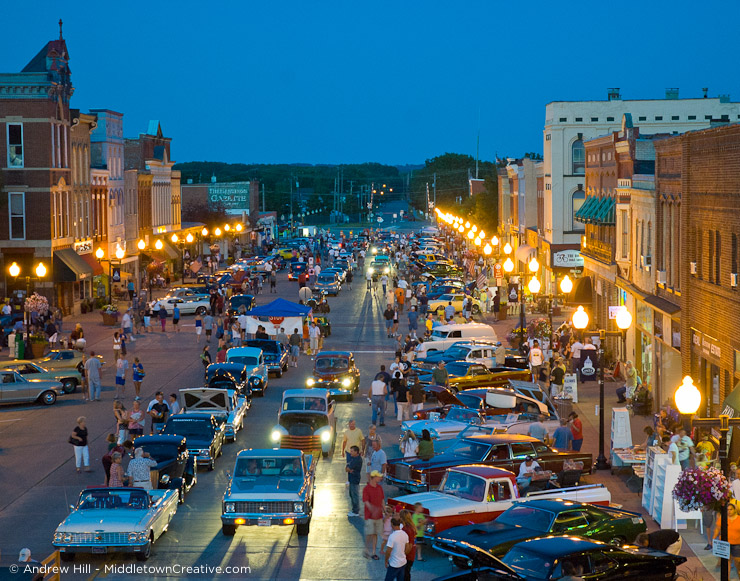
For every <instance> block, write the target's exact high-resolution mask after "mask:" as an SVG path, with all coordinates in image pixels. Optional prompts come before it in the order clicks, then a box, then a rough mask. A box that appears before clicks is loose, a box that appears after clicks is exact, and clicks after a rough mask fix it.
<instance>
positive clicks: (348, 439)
mask: <svg viewBox="0 0 740 581" xmlns="http://www.w3.org/2000/svg"><path fill="white" fill-rule="evenodd" d="M352 446H357V448H358V449H359V450H360V452H361V453H364V452H365V437H364V436H363V435H362V430H361V429H359V428H358V427H357V423H356V422H355V419H354V418H350V420H349V422H347V429H346V430H344V434H343V435H342V455H344V456H345V458H346V459H347V460H348V461H349V450H350V448H352ZM355 512H357V511H355Z"/></svg>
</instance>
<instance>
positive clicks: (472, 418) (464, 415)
mask: <svg viewBox="0 0 740 581" xmlns="http://www.w3.org/2000/svg"><path fill="white" fill-rule="evenodd" d="M445 419H446V420H449V421H452V422H468V423H480V418H479V417H478V412H475V411H473V410H464V409H462V408H453V409H451V410H450V411H449V412H447V415H446V416H445Z"/></svg>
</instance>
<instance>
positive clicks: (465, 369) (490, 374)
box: [418, 361, 532, 391]
mask: <svg viewBox="0 0 740 581" xmlns="http://www.w3.org/2000/svg"><path fill="white" fill-rule="evenodd" d="M445 369H446V370H447V373H448V374H449V378H450V379H449V384H450V385H449V387H450V389H451V390H453V391H462V390H463V389H469V388H471V387H484V386H485V387H496V386H499V385H507V384H508V383H509V381H510V380H512V379H515V380H519V381H526V380H527V379H530V378H531V377H532V374H531V373H530V372H529V371H527V370H524V369H515V368H512V367H494V368H493V369H488V368H487V367H486V366H485V365H482V364H480V363H475V362H473V361H455V362H453V363H448V364H447V365H446V366H445ZM418 373H419V382H420V383H421V384H422V385H430V384H431V383H432V374H431V372H428V371H422V370H419V371H418Z"/></svg>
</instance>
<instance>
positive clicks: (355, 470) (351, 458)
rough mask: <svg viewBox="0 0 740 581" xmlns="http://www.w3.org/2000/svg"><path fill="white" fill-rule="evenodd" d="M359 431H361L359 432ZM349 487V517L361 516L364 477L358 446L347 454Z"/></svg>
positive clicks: (346, 469)
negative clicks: (361, 493) (361, 483)
mask: <svg viewBox="0 0 740 581" xmlns="http://www.w3.org/2000/svg"><path fill="white" fill-rule="evenodd" d="M358 431H359V430H358ZM344 469H345V471H346V472H347V485H348V489H349V501H350V504H351V507H350V511H349V512H348V513H347V516H349V517H354V516H360V478H361V477H362V456H361V455H360V448H359V447H358V446H350V447H349V450H348V452H347V465H346V466H345V468H344Z"/></svg>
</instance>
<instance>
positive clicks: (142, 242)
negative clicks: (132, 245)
mask: <svg viewBox="0 0 740 581" xmlns="http://www.w3.org/2000/svg"><path fill="white" fill-rule="evenodd" d="M136 246H138V248H139V250H144V249H145V248H146V242H144V240H143V239H139V241H138V242H137V243H136Z"/></svg>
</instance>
